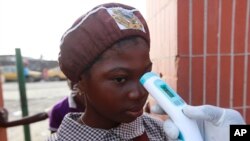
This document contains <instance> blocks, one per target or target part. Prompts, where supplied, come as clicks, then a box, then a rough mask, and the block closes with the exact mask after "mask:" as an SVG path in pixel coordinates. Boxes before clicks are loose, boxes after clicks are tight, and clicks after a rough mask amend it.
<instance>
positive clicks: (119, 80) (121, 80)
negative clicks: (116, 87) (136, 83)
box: [114, 77, 126, 83]
mask: <svg viewBox="0 0 250 141" xmlns="http://www.w3.org/2000/svg"><path fill="white" fill-rule="evenodd" d="M114 81H115V82H116V83H124V82H125V81H126V78H123V77H118V78H115V79H114Z"/></svg>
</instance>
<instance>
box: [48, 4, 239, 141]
mask: <svg viewBox="0 0 250 141" xmlns="http://www.w3.org/2000/svg"><path fill="white" fill-rule="evenodd" d="M149 51H150V35H149V30H148V26H147V23H146V21H145V20H144V18H143V16H142V15H141V13H140V12H139V11H138V10H137V9H135V8H133V7H131V6H128V5H124V4H119V3H106V4H102V5H99V6H97V7H95V8H93V9H92V10H90V11H89V12H87V13H86V14H84V15H83V16H81V17H80V18H79V19H77V20H76V22H75V23H74V24H73V25H72V26H71V27H70V28H69V29H68V30H67V31H66V32H65V33H64V35H63V36H62V38H61V44H60V53H59V58H58V61H59V66H60V68H61V70H62V71H63V72H64V74H65V75H66V76H67V78H69V79H70V80H71V81H72V82H74V83H77V84H78V87H79V91H80V92H79V93H78V94H79V95H81V96H84V100H85V106H86V109H85V112H84V113H69V114H67V115H65V116H64V119H63V121H62V123H61V125H60V127H59V128H58V130H57V132H56V133H54V134H52V135H51V136H50V137H49V138H48V140H49V141H65V140H67V141H73V140H75V141H76V140H93V141H96V140H98V141H100V140H105V141H117V140H123V141H132V140H133V141H148V140H160V141H167V140H169V141H174V140H177V136H178V134H179V131H178V129H177V128H173V127H176V126H174V123H173V122H172V121H171V120H170V119H168V120H166V121H162V120H157V119H155V118H152V117H151V116H150V115H149V114H146V113H145V112H144V111H143V108H144V105H145V103H146V101H147V98H148V92H147V91H146V90H145V89H144V88H143V86H142V85H141V84H140V82H139V79H140V77H141V76H142V75H143V74H144V73H146V72H149V71H151V68H152V62H151V59H150V57H149ZM82 98H83V97H82ZM204 107H205V108H204ZM203 109H205V112H209V113H204V111H203ZM206 109H208V110H206ZM184 114H186V115H187V116H188V117H190V118H193V119H197V120H201V122H202V123H204V122H205V123H209V125H208V124H207V126H206V125H205V126H203V127H200V130H204V131H208V132H209V133H208V132H203V137H204V139H205V141H212V140H213V138H214V135H218V134H221V133H222V134H223V136H227V135H228V136H229V133H226V132H225V131H228V130H229V125H230V124H234V123H238V124H244V120H243V118H242V116H241V115H240V114H239V113H238V112H237V111H235V110H232V109H230V110H229V109H223V108H220V107H213V106H212V107H211V106H208V105H203V106H202V107H193V106H190V107H187V108H186V109H184ZM194 114H195V115H194ZM210 114H211V115H210ZM213 114H215V115H216V116H218V117H212V115H213ZM211 123H216V124H211ZM170 127H172V128H170ZM211 129H212V130H211ZM176 135H177V136H176ZM211 135H212V136H211ZM215 140H216V141H222V140H223V141H227V140H225V137H224V138H221V137H218V138H217V137H216V138H215Z"/></svg>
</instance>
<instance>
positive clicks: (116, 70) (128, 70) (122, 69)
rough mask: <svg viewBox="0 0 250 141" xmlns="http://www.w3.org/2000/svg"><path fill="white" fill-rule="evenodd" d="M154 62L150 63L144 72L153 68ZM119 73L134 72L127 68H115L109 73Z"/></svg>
mask: <svg viewBox="0 0 250 141" xmlns="http://www.w3.org/2000/svg"><path fill="white" fill-rule="evenodd" d="M152 64H153V63H152V62H150V63H149V64H148V65H147V66H146V67H145V69H144V71H147V70H148V69H149V68H151V67H152ZM118 71H123V72H127V73H129V72H131V71H132V70H131V69H128V68H125V67H116V68H113V69H111V70H109V71H108V72H107V73H112V72H118Z"/></svg>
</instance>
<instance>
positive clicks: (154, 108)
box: [150, 103, 166, 115]
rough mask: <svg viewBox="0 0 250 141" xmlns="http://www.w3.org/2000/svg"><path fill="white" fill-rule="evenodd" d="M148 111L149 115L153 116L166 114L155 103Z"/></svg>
mask: <svg viewBox="0 0 250 141" xmlns="http://www.w3.org/2000/svg"><path fill="white" fill-rule="evenodd" d="M150 111H151V113H154V114H160V115H163V114H166V113H165V111H164V110H163V109H162V108H161V106H160V105H159V104H157V103H156V104H155V105H153V106H152V107H151V108H150Z"/></svg>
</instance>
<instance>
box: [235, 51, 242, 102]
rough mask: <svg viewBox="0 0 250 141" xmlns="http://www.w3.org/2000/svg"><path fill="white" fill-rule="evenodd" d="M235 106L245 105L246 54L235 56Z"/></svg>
mask: <svg viewBox="0 0 250 141" xmlns="http://www.w3.org/2000/svg"><path fill="white" fill-rule="evenodd" d="M233 71H234V80H233V99H234V101H233V106H234V107H237V106H243V86H244V84H243V80H244V56H235V57H234V70H233Z"/></svg>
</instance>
